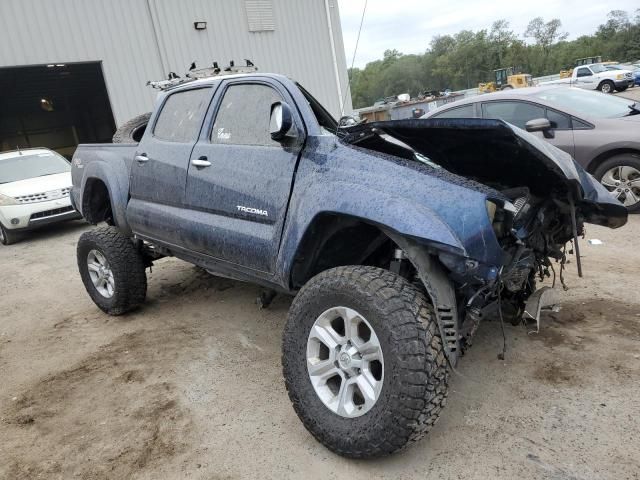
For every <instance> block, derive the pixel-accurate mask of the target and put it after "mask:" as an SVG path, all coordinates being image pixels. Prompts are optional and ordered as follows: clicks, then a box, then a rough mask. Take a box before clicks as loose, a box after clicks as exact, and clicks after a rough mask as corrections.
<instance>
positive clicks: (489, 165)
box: [342, 119, 628, 228]
mask: <svg viewBox="0 0 640 480" xmlns="http://www.w3.org/2000/svg"><path fill="white" fill-rule="evenodd" d="M342 131H343V138H342V141H344V142H346V143H350V144H354V145H358V146H360V147H364V148H369V149H372V150H377V151H381V152H384V153H388V154H392V155H397V156H400V157H403V158H408V159H413V158H415V152H418V153H420V154H422V155H424V156H425V157H427V158H428V159H429V160H431V161H432V162H433V163H435V164H437V165H439V166H441V167H443V168H445V169H446V170H448V171H450V172H452V173H455V174H457V175H460V176H463V177H466V178H471V179H474V180H477V181H479V182H481V183H484V184H486V185H489V186H493V185H496V186H498V185H507V186H509V187H518V186H527V187H529V188H530V189H531V191H532V192H533V193H534V194H537V195H540V196H548V195H549V194H550V193H551V192H562V191H565V192H566V191H572V192H574V194H575V198H576V199H577V207H578V208H579V210H580V211H581V212H582V214H583V215H584V218H585V221H587V222H589V223H594V224H598V225H604V226H608V227H611V228H617V227H620V226H622V225H624V224H625V223H626V222H627V214H628V212H627V209H626V208H625V207H624V206H623V205H622V204H621V203H619V202H618V201H617V200H616V199H614V198H613V197H612V196H611V195H610V194H609V192H608V191H607V189H606V188H604V187H603V186H602V185H600V183H599V182H597V181H596V180H595V179H594V178H593V177H592V176H591V175H589V174H588V173H587V172H586V171H585V170H584V169H583V168H582V167H581V166H580V165H578V164H577V163H576V162H575V161H574V160H573V158H572V157H571V156H570V155H569V154H567V153H566V152H563V151H562V150H560V149H558V148H556V147H554V146H553V145H551V144H549V143H548V142H545V141H543V140H541V139H539V138H537V137H536V136H535V135H532V134H530V133H528V132H526V131H524V130H522V129H520V128H517V127H514V126H512V125H510V124H508V123H506V122H504V121H502V120H489V119H409V120H392V121H387V122H373V123H365V124H360V125H356V126H353V127H349V128H344V129H342ZM387 136H389V137H392V139H391V140H392V141H389V139H388V137H387ZM385 138H387V140H385ZM394 139H395V140H396V141H397V140H399V142H396V143H392V142H393V140H394ZM403 144H404V145H403Z"/></svg>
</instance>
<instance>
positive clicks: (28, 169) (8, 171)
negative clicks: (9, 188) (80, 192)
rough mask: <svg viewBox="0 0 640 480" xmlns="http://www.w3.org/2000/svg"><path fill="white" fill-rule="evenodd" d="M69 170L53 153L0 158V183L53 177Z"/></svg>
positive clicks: (67, 164) (69, 167)
mask: <svg viewBox="0 0 640 480" xmlns="http://www.w3.org/2000/svg"><path fill="white" fill-rule="evenodd" d="M70 170H71V165H70V164H69V162H67V161H66V160H65V159H64V158H63V157H61V156H60V155H58V154H57V153H53V152H42V153H26V152H23V153H22V155H20V154H19V153H18V152H16V154H15V157H8V158H0V183H10V182H19V181H20V180H26V179H28V178H35V177H44V176H45V175H55V174H56V173H65V172H69V171H70Z"/></svg>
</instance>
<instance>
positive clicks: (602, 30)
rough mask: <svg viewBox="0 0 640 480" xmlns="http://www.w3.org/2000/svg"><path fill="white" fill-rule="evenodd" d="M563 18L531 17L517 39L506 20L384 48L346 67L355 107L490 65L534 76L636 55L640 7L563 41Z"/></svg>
mask: <svg viewBox="0 0 640 480" xmlns="http://www.w3.org/2000/svg"><path fill="white" fill-rule="evenodd" d="M567 37H568V33H567V32H565V31H564V30H563V28H562V22H561V21H560V20H559V19H557V18H554V19H552V20H549V21H545V20H544V19H543V18H542V17H537V18H534V19H533V20H531V21H530V22H529V24H528V25H527V28H526V30H525V32H524V33H523V35H522V38H520V37H519V36H518V35H517V34H516V33H515V32H513V31H512V30H511V29H510V27H509V22H508V21H506V20H497V21H495V22H493V24H492V25H491V28H490V29H488V30H487V29H483V30H479V31H476V32H474V31H471V30H462V31H460V32H458V33H456V34H455V35H438V36H435V37H434V38H433V39H432V40H431V43H430V44H429V47H428V48H427V50H426V51H425V53H424V54H422V55H404V54H402V53H401V52H399V51H397V50H395V49H394V50H387V51H385V52H384V56H383V58H382V59H381V60H376V61H374V62H370V63H367V65H366V66H365V68H363V69H360V68H353V69H349V78H350V81H351V98H352V100H353V106H354V108H362V107H366V106H369V105H373V103H374V102H376V101H377V100H379V99H381V98H384V97H388V96H392V95H398V94H400V93H410V94H411V95H412V96H416V95H417V94H418V93H419V92H423V91H426V90H439V91H443V90H445V89H447V88H448V89H451V90H462V89H466V88H473V87H476V86H477V85H478V83H479V82H488V81H491V80H493V78H494V74H493V70H494V69H498V68H503V67H516V68H518V69H520V70H521V71H522V72H524V73H530V74H532V75H533V76H534V77H537V76H543V75H550V74H554V73H558V72H559V71H560V70H561V69H565V68H572V67H573V65H574V62H575V60H576V59H578V58H583V57H591V56H597V55H601V56H602V59H603V61H606V60H616V61H620V62H637V61H639V60H640V9H637V10H635V12H634V13H633V14H630V13H628V12H626V11H624V10H612V11H611V12H609V14H608V15H607V20H606V22H605V23H603V24H601V25H600V26H599V27H598V28H597V30H596V32H595V33H594V34H592V35H583V36H581V37H578V38H576V39H575V40H571V41H567Z"/></svg>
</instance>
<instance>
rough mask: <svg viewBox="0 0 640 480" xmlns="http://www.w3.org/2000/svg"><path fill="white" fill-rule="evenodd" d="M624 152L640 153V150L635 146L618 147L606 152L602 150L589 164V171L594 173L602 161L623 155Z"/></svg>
mask: <svg viewBox="0 0 640 480" xmlns="http://www.w3.org/2000/svg"><path fill="white" fill-rule="evenodd" d="M624 153H635V154H636V155H640V150H636V149H633V148H616V149H614V150H607V151H606V152H602V153H601V154H600V155H598V156H597V157H595V158H593V159H592V160H591V161H590V162H589V165H587V168H586V170H587V172H589V173H591V174H593V173H594V172H595V171H596V168H598V167H599V166H600V164H601V163H602V162H604V161H605V160H608V159H610V158H611V157H615V156H616V155H622V154H624Z"/></svg>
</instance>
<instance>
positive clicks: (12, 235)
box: [0, 223, 20, 245]
mask: <svg viewBox="0 0 640 480" xmlns="http://www.w3.org/2000/svg"><path fill="white" fill-rule="evenodd" d="M19 239H20V236H19V235H18V234H17V233H16V232H13V231H11V230H9V229H8V228H5V227H4V225H2V223H0V243H1V244H2V245H11V244H13V243H16V242H17V241H18V240H19Z"/></svg>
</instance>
